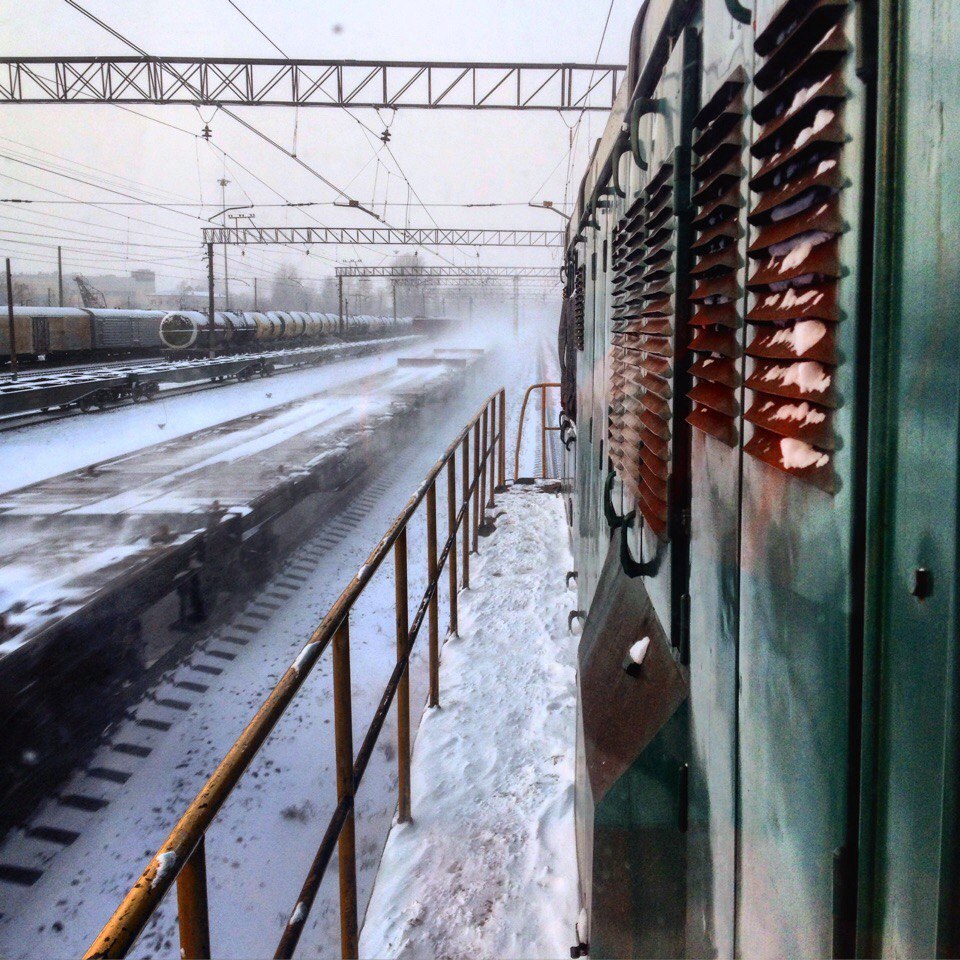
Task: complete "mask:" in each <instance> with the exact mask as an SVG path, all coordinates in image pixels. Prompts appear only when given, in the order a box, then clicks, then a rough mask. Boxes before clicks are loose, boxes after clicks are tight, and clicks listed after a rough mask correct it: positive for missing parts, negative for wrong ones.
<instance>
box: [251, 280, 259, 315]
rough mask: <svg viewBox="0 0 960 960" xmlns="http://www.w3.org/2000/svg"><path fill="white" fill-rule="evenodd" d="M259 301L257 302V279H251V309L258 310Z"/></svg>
mask: <svg viewBox="0 0 960 960" xmlns="http://www.w3.org/2000/svg"><path fill="white" fill-rule="evenodd" d="M258 304H259V301H258V300H257V278H256V277H254V278H253V309H254V310H259V309H260V307H259V305H258Z"/></svg>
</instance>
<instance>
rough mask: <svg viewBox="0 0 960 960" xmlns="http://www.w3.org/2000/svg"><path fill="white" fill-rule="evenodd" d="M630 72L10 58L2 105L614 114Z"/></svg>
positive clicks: (3, 71) (1, 81) (548, 66)
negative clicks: (328, 108)
mask: <svg viewBox="0 0 960 960" xmlns="http://www.w3.org/2000/svg"><path fill="white" fill-rule="evenodd" d="M625 70H626V67H624V66H622V65H619V64H597V65H594V64H584V63H455V62H430V61H393V60H285V59H246V58H234V57H215V58H210V57H3V58H0V103H157V104H166V103H174V104H193V105H196V106H204V105H210V106H249V107H258V106H259V107H278V106H290V107H293V106H300V107H373V108H388V107H392V108H395V109H400V108H405V109H429V110H444V109H446V110H570V111H577V112H579V111H581V110H598V111H603V112H608V111H609V110H610V108H611V107H612V106H613V102H614V100H615V99H616V95H617V87H618V86H619V85H620V81H621V80H622V79H623V76H624V72H625Z"/></svg>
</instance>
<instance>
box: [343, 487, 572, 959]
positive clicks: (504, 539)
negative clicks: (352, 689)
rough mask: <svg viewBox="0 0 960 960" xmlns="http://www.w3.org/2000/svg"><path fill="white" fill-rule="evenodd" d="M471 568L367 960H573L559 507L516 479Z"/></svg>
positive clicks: (370, 920)
mask: <svg viewBox="0 0 960 960" xmlns="http://www.w3.org/2000/svg"><path fill="white" fill-rule="evenodd" d="M496 526H497V529H496V532H495V533H494V534H493V535H492V536H491V537H490V538H489V539H487V540H485V541H484V542H483V543H482V544H481V550H480V556H479V558H478V559H477V560H476V561H472V562H471V571H470V580H471V589H470V590H468V591H463V592H462V593H461V594H460V598H461V599H460V635H459V636H458V637H452V638H450V639H449V640H448V641H447V643H446V644H445V645H444V647H443V652H442V661H441V668H440V708H439V709H434V710H430V709H428V710H427V711H426V712H425V713H424V715H423V719H422V720H421V723H420V728H419V731H418V733H417V738H416V744H415V747H414V753H413V763H412V772H411V781H412V806H413V822H412V823H407V824H396V823H395V824H394V826H393V829H392V830H391V833H390V836H389V839H388V841H387V845H386V848H385V849H384V853H383V858H382V860H381V864H380V870H379V873H378V874H377V879H376V882H375V885H374V889H373V894H372V896H371V899H370V903H369V906H368V908H367V912H366V918H365V922H364V925H363V930H362V935H361V942H360V955H361V957H376V958H386V957H406V958H413V957H417V958H420V957H422V958H424V960H426V958H430V960H444V958H461V957H468V956H469V957H473V958H483V957H491V958H493V957H497V958H501V957H525V958H540V957H564V956H569V950H570V945H571V943H573V942H574V932H573V931H574V924H575V922H576V919H577V912H578V900H577V874H576V869H577V868H576V855H575V840H574V822H573V790H574V788H573V781H574V751H575V742H576V732H575V728H576V676H575V663H576V640H577V638H576V637H574V636H571V635H570V634H569V632H568V631H567V623H566V614H567V611H568V610H569V609H570V607H571V606H572V602H573V599H574V597H573V593H572V592H570V591H568V590H566V589H565V587H564V574H565V572H566V571H567V570H570V569H571V566H572V561H571V556H570V552H569V549H568V538H567V527H566V523H565V519H564V513H563V505H562V501H561V500H560V498H559V497H558V496H556V495H554V494H547V493H541V492H537V491H536V490H535V489H534V488H531V487H514V488H512V490H511V491H510V492H509V493H507V494H504V495H502V496H499V497H498V498H497V509H496Z"/></svg>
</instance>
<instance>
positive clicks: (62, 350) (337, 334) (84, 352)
mask: <svg viewBox="0 0 960 960" xmlns="http://www.w3.org/2000/svg"><path fill="white" fill-rule="evenodd" d="M13 313H14V338H15V345H16V352H17V357H18V359H20V360H23V361H28V362H30V361H32V362H42V361H51V360H53V361H66V360H76V361H81V362H82V361H84V360H98V359H106V358H111V357H119V356H155V355H159V354H161V353H164V352H166V351H173V352H185V351H189V350H190V349H191V348H196V349H198V350H199V349H204V350H207V349H209V347H210V340H211V336H210V332H211V331H210V323H209V317H208V315H207V314H204V313H200V312H198V311H190V310H178V311H173V312H168V311H163V310H123V309H96V308H86V307H84V308H77V307H14V311H13ZM413 326H414V323H413V320H412V319H411V318H410V317H400V318H397V319H394V318H393V317H368V316H348V317H344V318H343V320H342V321H341V320H340V318H339V317H338V316H337V315H336V314H331V313H316V312H314V313H305V312H301V311H289V312H288V311H268V312H265V313H261V312H248V313H244V312H238V311H222V312H221V311H218V312H216V313H215V314H214V323H213V337H212V339H213V346H214V347H215V348H216V349H217V351H218V352H221V353H222V352H231V351H237V350H256V349H259V348H262V347H265V346H266V345H268V344H269V345H270V347H271V348H276V347H279V346H294V345H297V344H299V343H311V342H316V341H323V340H325V339H329V340H355V339H358V338H360V337H374V338H378V337H387V336H392V335H394V334H396V333H397V332H400V331H403V330H409V329H410V328H411V327H413ZM9 357H10V331H9V323H8V322H7V319H6V317H5V316H0V359H9Z"/></svg>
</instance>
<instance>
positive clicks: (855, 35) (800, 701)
mask: <svg viewBox="0 0 960 960" xmlns="http://www.w3.org/2000/svg"><path fill="white" fill-rule="evenodd" d="M958 27H960V9H958V5H957V4H956V3H951V2H948V3H934V2H933V0H916V2H911V3H909V4H907V3H904V2H903V0H878V2H877V3H867V2H865V0H860V2H854V0H786V2H784V0H755V3H754V5H753V6H752V8H748V7H746V6H744V4H743V3H742V2H740V0H648V2H647V3H645V5H644V6H643V7H642V9H641V10H640V12H639V14H638V16H637V19H636V22H635V25H634V29H633V33H632V35H631V37H630V48H629V66H628V70H627V77H626V79H625V81H624V84H623V86H622V88H621V89H620V91H619V95H618V97H617V99H616V103H615V106H614V108H613V110H612V113H611V115H610V116H609V119H608V122H607V124H606V128H605V130H604V133H603V135H602V137H601V139H600V140H599V141H598V143H597V147H596V149H595V151H594V154H593V156H592V158H591V161H590V164H589V166H588V169H587V170H586V172H585V174H584V176H583V180H582V182H581V183H580V187H579V194H578V197H577V201H576V206H575V210H574V213H573V216H572V217H571V220H570V224H569V227H568V232H567V244H566V252H565V278H566V284H565V291H564V293H565V303H564V310H563V313H562V320H561V331H560V346H561V369H562V380H563V389H562V397H563V399H562V405H563V412H562V414H561V428H562V434H561V435H562V437H563V439H564V441H565V445H566V447H567V452H566V453H565V455H564V459H565V468H564V473H565V480H564V485H563V493H564V496H565V499H566V501H567V509H568V519H569V521H570V524H571V535H572V542H573V547H574V554H575V566H576V572H575V575H576V579H577V589H578V602H577V609H576V610H574V611H572V612H571V621H572V619H574V618H576V617H580V618H581V619H582V620H583V631H582V635H581V638H580V641H579V649H578V658H579V681H578V683H579V688H578V694H579V696H578V720H579V724H578V751H577V752H578V769H577V788H576V820H577V847H578V857H579V860H580V882H581V897H582V905H583V908H584V911H585V913H584V922H582V923H581V924H578V942H577V944H576V945H575V947H574V948H573V951H572V953H573V955H574V956H578V955H582V954H585V953H586V952H587V951H589V954H590V955H591V956H595V957H653V956H703V957H707V956H710V957H714V956H721V957H728V956H746V957H783V956H810V957H825V956H832V957H851V956H931V957H932V956H937V957H942V956H957V955H960V908H958V904H960V856H958V853H960V851H958V845H960V826H958V824H960V819H958V815H957V799H956V798H957V794H958V790H957V787H958V783H957V779H958V772H957V771H958V764H957V758H958V757H960V749H958V747H960V742H958V741H960V724H958V718H960V713H958V705H957V692H958V690H960V655H958V654H960V651H958V648H957V645H958V616H957V599H958V597H957V586H958V580H957V575H956V558H957V540H958V530H960V524H958V489H960V482H958V481H960V474H958V461H960V457H958V436H960V424H958V417H960V403H958V397H960V367H958V364H957V363H956V362H951V361H950V359H949V358H950V356H954V357H955V352H951V348H950V347H949V344H950V343H954V344H955V343H956V340H957V337H958V335H960V309H958V299H960V258H958V255H957V251H958V249H960V244H958V240H960V236H958V234H960V191H958V190H957V186H956V180H957V171H958V170H960V149H958V148H960V58H958V50H960V35H958ZM953 350H954V351H955V348H953Z"/></svg>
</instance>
